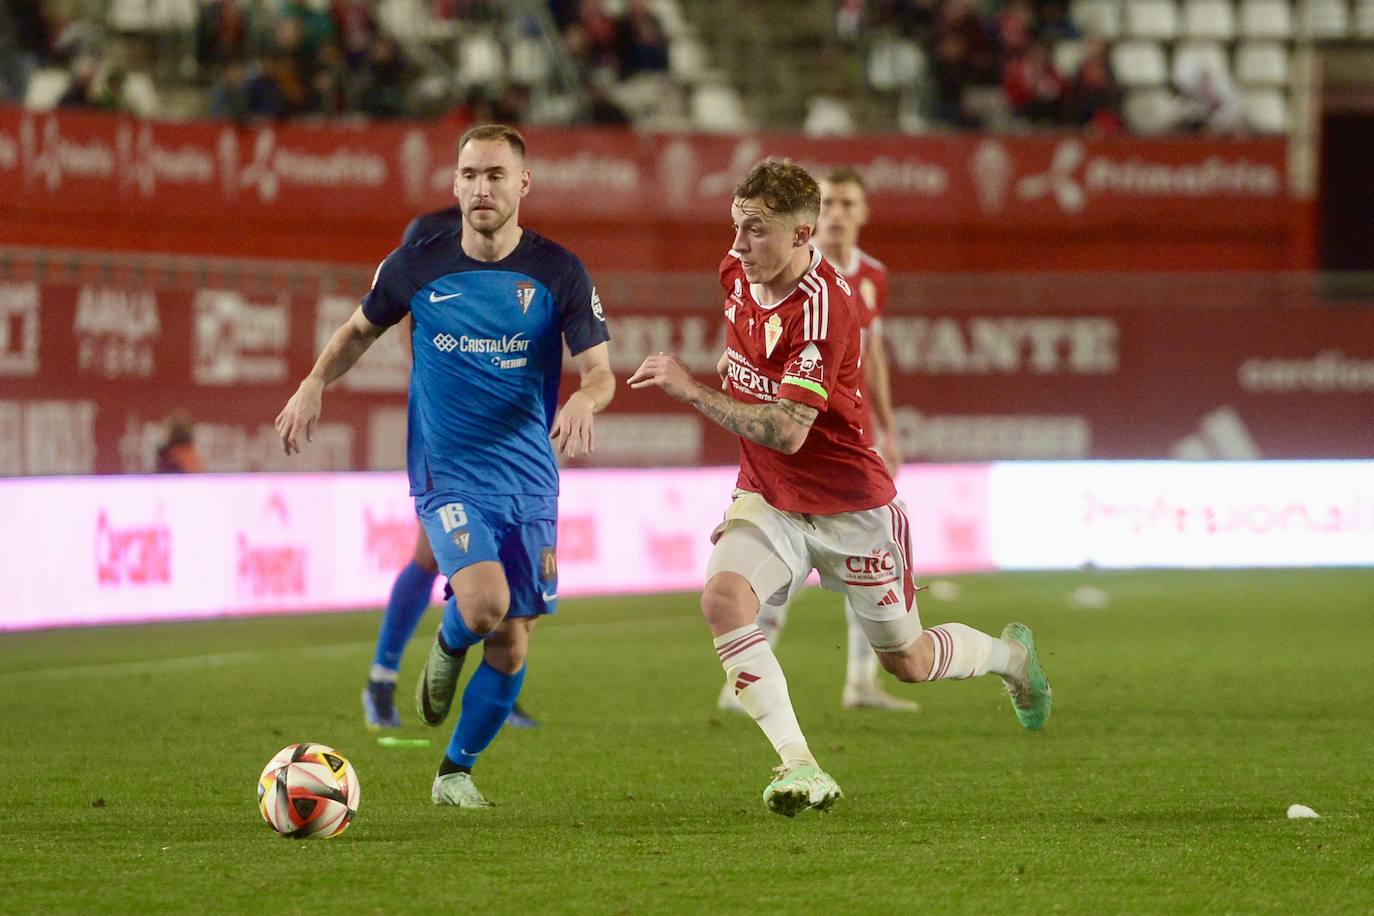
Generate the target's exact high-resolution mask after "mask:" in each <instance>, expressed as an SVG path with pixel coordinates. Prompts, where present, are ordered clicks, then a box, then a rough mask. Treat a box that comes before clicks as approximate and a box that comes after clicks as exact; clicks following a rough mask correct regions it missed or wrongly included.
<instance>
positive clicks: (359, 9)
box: [329, 0, 377, 69]
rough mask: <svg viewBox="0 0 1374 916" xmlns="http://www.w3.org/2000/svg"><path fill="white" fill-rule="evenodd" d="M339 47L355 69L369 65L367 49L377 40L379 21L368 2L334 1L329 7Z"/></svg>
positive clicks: (360, 0)
mask: <svg viewBox="0 0 1374 916" xmlns="http://www.w3.org/2000/svg"><path fill="white" fill-rule="evenodd" d="M329 15H330V16H331V17H332V18H333V20H334V29H335V32H336V34H337V35H338V42H339V47H340V49H341V50H342V51H343V54H344V57H345V58H346V59H347V61H348V66H349V67H351V68H354V69H357V68H360V67H362V66H363V65H365V64H366V63H367V49H368V48H370V47H371V46H372V43H373V42H374V41H376V40H377V20H376V18H375V17H374V16H373V15H372V5H371V4H370V3H369V2H368V0H334V2H333V3H332V4H331V5H330V7H329Z"/></svg>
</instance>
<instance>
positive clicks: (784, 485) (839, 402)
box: [720, 250, 897, 515]
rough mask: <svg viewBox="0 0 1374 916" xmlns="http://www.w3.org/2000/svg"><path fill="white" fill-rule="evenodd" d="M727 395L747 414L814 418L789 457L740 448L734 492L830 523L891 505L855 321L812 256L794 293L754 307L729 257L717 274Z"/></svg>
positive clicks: (843, 293) (827, 269)
mask: <svg viewBox="0 0 1374 916" xmlns="http://www.w3.org/2000/svg"><path fill="white" fill-rule="evenodd" d="M720 282H721V285H722V286H723V287H724V288H725V292H726V297H727V298H726V300H725V355H726V357H727V359H728V361H729V383H730V395H731V397H733V398H734V399H735V400H737V401H742V402H744V403H746V404H761V403H773V402H775V401H778V400H788V401H795V402H797V403H798V404H805V405H807V406H808V407H814V408H815V409H816V410H818V411H820V413H819V415H818V416H817V417H816V422H815V423H814V424H812V426H811V432H810V434H808V435H807V437H806V442H804V443H803V444H802V447H801V449H800V450H799V451H798V452H797V453H796V454H795V455H786V454H784V453H782V452H780V451H778V450H776V449H772V448H768V447H767V446H764V445H759V444H757V443H755V442H750V441H749V440H748V439H743V438H741V439H740V462H739V481H738V486H739V487H740V488H741V489H744V490H750V491H753V492H755V493H758V494H760V495H762V496H763V498H764V499H766V500H767V501H768V503H769V504H770V505H772V506H773V507H774V508H777V509H781V510H783V511H784V512H806V513H814V514H816V515H835V514H837V513H840V512H852V511H855V510H858V509H872V508H875V507H877V506H882V505H886V504H887V503H889V502H891V501H892V499H893V497H895V496H896V495H897V488H896V487H895V486H893V483H892V477H891V476H890V475H889V474H888V473H887V468H885V467H884V466H883V462H882V459H881V458H879V457H878V456H877V455H876V454H875V453H874V452H873V450H872V448H871V443H870V440H869V436H868V433H867V432H866V431H865V430H864V426H863V424H864V418H865V416H866V415H867V411H866V410H864V408H863V404H862V400H861V397H860V394H859V386H860V385H861V384H862V382H863V370H862V369H860V368H859V347H860V344H859V327H860V317H859V312H860V310H861V309H862V308H863V306H861V305H859V304H858V303H857V302H856V301H855V297H854V294H853V292H852V291H851V289H850V286H849V284H848V283H846V282H845V279H844V278H843V277H841V276H840V275H839V273H837V272H836V270H835V268H833V267H831V266H830V263H829V262H828V261H826V260H825V259H824V258H822V257H821V254H820V252H819V251H814V250H813V252H812V256H811V266H810V267H809V268H808V269H807V271H806V273H805V274H804V275H803V276H802V278H801V281H800V282H799V283H798V284H797V288H796V289H795V290H793V291H792V293H791V294H790V295H789V296H788V297H787V298H786V299H784V300H782V301H781V302H779V303H778V304H777V305H774V306H771V307H768V306H763V305H760V304H759V302H758V299H757V297H756V293H755V291H754V290H753V289H751V287H750V283H749V281H748V280H747V279H746V278H745V276H744V268H743V267H742V266H740V263H739V258H738V257H737V256H736V255H735V253H734V252H731V253H730V254H729V255H727V256H726V258H725V260H724V261H722V262H721V265H720Z"/></svg>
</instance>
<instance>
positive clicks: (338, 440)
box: [0, 249, 1374, 475]
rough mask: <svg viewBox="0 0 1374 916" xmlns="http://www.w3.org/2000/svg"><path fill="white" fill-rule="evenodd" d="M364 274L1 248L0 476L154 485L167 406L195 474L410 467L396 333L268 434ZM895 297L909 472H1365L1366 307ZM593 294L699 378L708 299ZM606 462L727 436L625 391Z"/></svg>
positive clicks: (1247, 289) (604, 447) (996, 290)
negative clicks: (1096, 461) (922, 465)
mask: <svg viewBox="0 0 1374 916" xmlns="http://www.w3.org/2000/svg"><path fill="white" fill-rule="evenodd" d="M367 279H368V273H367V272H366V271H360V270H358V269H356V268H355V269H349V268H337V267H332V268H331V267H327V266H323V265H317V266H315V267H307V266H303V265H280V264H276V265H274V264H267V263H257V264H252V263H248V262H227V261H223V262H216V261H201V262H186V261H183V260H179V259H157V258H129V257H122V256H115V255H108V256H107V255H74V254H70V253H57V254H51V253H49V254H36V253H32V252H24V251H20V250H17V249H0V474H5V475H39V474H66V473H76V474H86V473H119V472H140V471H147V470H150V469H151V468H152V466H153V458H154V453H155V450H156V447H157V444H158V442H159V440H160V437H161V436H162V434H163V429H162V423H163V420H164V418H165V417H166V416H167V415H168V414H169V413H171V412H172V411H174V410H186V411H188V412H189V413H190V414H191V416H192V417H193V418H194V419H195V421H196V422H197V440H198V445H199V448H200V450H201V452H202V453H203V455H204V458H205V461H206V464H207V466H208V469H210V470H215V471H251V470H286V469H293V470H347V469H374V470H376V469H392V468H397V467H400V466H402V463H403V460H404V452H403V449H404V442H405V392H406V387H407V384H408V377H409V354H408V351H407V341H406V340H405V336H404V332H403V331H401V330H399V329H398V330H397V331H393V332H391V333H389V334H387V335H384V336H383V337H382V338H381V340H380V341H379V342H378V343H377V344H376V345H374V347H373V348H372V349H371V350H370V351H369V352H368V353H367V354H366V355H365V356H364V358H363V360H362V361H361V362H360V363H359V364H358V365H357V366H356V367H355V368H354V369H353V370H352V371H351V372H350V373H349V374H348V375H346V376H345V377H344V378H343V379H342V380H341V381H340V382H339V383H337V384H336V385H334V386H332V387H331V388H330V390H329V392H328V393H327V395H326V398H325V412H324V416H323V417H322V422H321V424H320V425H319V427H318V428H317V430H316V433H315V439H314V442H312V443H311V444H310V446H309V447H308V448H307V450H306V452H305V454H304V455H301V456H293V457H291V458H288V457H287V456H285V455H284V454H283V453H282V450H281V446H280V443H279V442H278V440H277V439H276V436H275V433H274V430H273V428H272V420H273V418H274V417H275V415H276V413H277V411H278V410H279V409H280V408H281V406H282V405H283V404H284V403H285V401H286V399H287V397H289V395H290V394H291V392H292V391H293V390H294V388H295V385H296V383H297V381H298V380H299V379H300V378H301V377H302V376H303V375H304V374H305V373H306V372H307V371H308V370H309V368H310V366H311V365H312V364H313V362H314V359H315V356H316V354H317V353H318V352H319V351H320V349H321V348H322V347H323V345H324V343H325V341H326V340H327V339H328V337H329V335H330V333H331V332H332V331H333V330H334V329H335V328H336V327H337V326H338V325H339V324H340V323H342V321H343V320H344V319H345V318H346V317H347V315H348V314H349V313H350V312H351V311H352V310H353V308H354V307H355V306H356V303H357V295H358V293H359V291H360V290H362V289H363V288H364V287H365V286H366V284H367ZM894 280H895V282H894V284H893V303H892V307H891V310H890V314H889V315H888V316H887V317H886V319H885V325H884V329H885V330H884V333H885V338H886V342H887V347H888V355H889V361H890V364H891V368H892V378H893V390H894V400H895V403H896V407H897V419H898V426H899V430H898V432H899V436H900V440H901V445H902V450H903V452H904V453H905V455H906V457H907V458H908V459H909V460H914V461H933V462H958V461H982V460H995V459H1021V458H1056V459H1070V458H1170V457H1177V458H1255V457H1262V458H1304V457H1318V458H1340V457H1370V456H1374V422H1371V419H1372V418H1374V299H1371V300H1367V301H1363V302H1359V301H1349V300H1346V301H1343V302H1341V303H1338V304H1327V303H1324V301H1323V300H1322V299H1321V298H1320V297H1319V296H1318V295H1317V294H1316V293H1315V292H1314V291H1313V290H1312V289H1310V288H1308V286H1307V283H1308V282H1310V281H1301V280H1297V279H1294V278H1289V280H1290V281H1291V282H1287V283H1279V282H1278V281H1267V282H1264V283H1257V282H1256V279H1255V278H1253V277H1243V276H1242V277H1235V278H1231V279H1225V278H1211V279H1210V280H1208V282H1207V283H1206V284H1199V285H1198V286H1197V287H1196V288H1193V287H1190V286H1188V285H1187V284H1185V283H1175V284H1173V285H1166V286H1160V285H1159V284H1158V283H1157V282H1155V283H1153V284H1152V283H1151V282H1150V281H1148V280H1145V279H1141V278H1134V279H1133V278H1130V277H1122V278H1117V279H1116V280H1115V281H1114V282H1115V292H1113V291H1112V287H1110V286H1107V285H1104V284H1103V283H1102V282H1101V281H1100V280H1099V279H1098V278H1085V279H1083V280H1081V281H1080V280H1074V279H1072V278H1058V279H1056V280H1055V281H1054V282H1040V281H1036V280H1035V279H1034V278H1022V279H1020V280H1009V279H1007V278H1001V279H1000V280H998V281H997V282H994V281H993V280H991V279H989V280H986V281H979V282H976V283H971V284H968V285H966V286H965V287H964V288H963V289H962V290H959V289H955V288H953V287H950V286H948V285H941V284H940V283H937V282H925V281H923V280H922V279H921V278H915V277H909V276H908V277H898V278H894ZM597 283H598V287H599V289H600V292H601V298H602V300H603V301H604V302H605V305H606V311H607V314H608V318H609V321H610V323H611V330H612V335H613V340H612V344H611V348H612V360H613V365H614V368H615V370H616V373H617V375H618V377H619V378H621V379H622V380H623V379H624V378H626V377H627V376H628V375H629V374H630V373H631V372H632V371H633V369H634V368H635V367H636V366H637V365H638V364H639V362H640V360H641V359H642V358H643V357H644V356H645V355H646V354H648V353H651V352H655V351H658V350H666V351H671V352H676V353H679V354H680V355H682V357H683V358H684V359H685V360H686V361H687V362H688V364H689V365H690V366H691V367H692V369H693V371H694V372H696V373H697V374H698V375H699V376H700V377H701V378H702V379H703V380H707V381H711V380H713V379H714V374H715V364H716V360H717V359H718V357H719V355H720V352H721V346H722V340H723V336H722V324H721V318H720V301H721V300H720V293H719V290H718V288H717V284H716V281H715V279H714V278H712V277H710V276H706V275H671V276H667V277H665V276H658V275H650V274H611V273H606V274H599V275H598V276H597ZM1143 302H1149V303H1150V307H1148V308H1146V307H1142V303H1143ZM568 381H569V382H570V381H571V380H570V379H569V380H568ZM597 442H598V449H597V452H596V454H595V455H594V456H593V459H592V461H591V462H590V463H592V464H597V465H605V466H660V465H695V464H730V463H733V462H734V461H735V460H736V458H737V446H736V442H735V440H734V438H733V437H732V436H731V435H730V434H728V433H726V432H725V431H724V430H722V429H720V428H719V427H716V426H715V425H713V424H711V423H709V422H707V421H705V420H704V419H703V418H701V417H700V416H699V415H697V414H696V413H695V412H693V411H690V410H687V409H685V408H682V407H681V406H680V405H678V404H676V403H675V402H672V401H669V400H667V399H666V398H664V397H663V396H662V395H661V394H659V393H658V392H657V391H653V390H647V391H634V390H632V389H630V388H628V387H627V386H624V385H621V386H620V387H619V389H618V391H617V394H616V399H615V402H614V403H613V405H612V407H611V409H610V410H609V411H608V412H606V413H605V414H603V415H602V416H601V417H600V418H599V419H598V435H597Z"/></svg>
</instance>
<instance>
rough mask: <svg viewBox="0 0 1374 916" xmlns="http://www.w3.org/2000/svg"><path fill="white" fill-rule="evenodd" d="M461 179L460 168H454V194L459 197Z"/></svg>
mask: <svg viewBox="0 0 1374 916" xmlns="http://www.w3.org/2000/svg"><path fill="white" fill-rule="evenodd" d="M459 180H460V177H459V174H458V170H457V169H454V170H453V196H454V197H457V196H458V182H459Z"/></svg>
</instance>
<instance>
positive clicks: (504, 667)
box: [482, 626, 529, 674]
mask: <svg viewBox="0 0 1374 916" xmlns="http://www.w3.org/2000/svg"><path fill="white" fill-rule="evenodd" d="M528 652H529V637H528V635H527V634H526V633H525V631H524V630H522V629H519V628H515V627H509V626H505V627H497V628H496V629H495V630H494V631H492V633H491V635H490V636H488V637H487V638H486V639H485V640H484V641H483V642H482V658H483V659H484V660H485V661H486V663H487V664H488V665H491V666H492V667H493V668H495V669H496V670H497V671H500V672H501V673H502V674H514V673H515V672H517V671H519V670H520V669H521V668H523V667H524V666H525V656H526V654H528Z"/></svg>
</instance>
